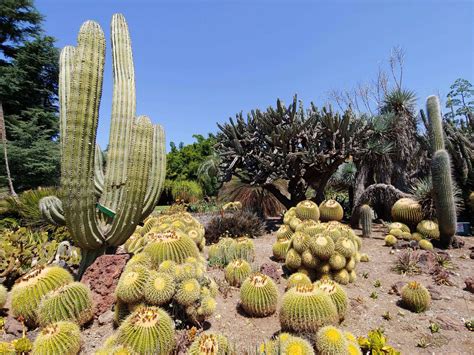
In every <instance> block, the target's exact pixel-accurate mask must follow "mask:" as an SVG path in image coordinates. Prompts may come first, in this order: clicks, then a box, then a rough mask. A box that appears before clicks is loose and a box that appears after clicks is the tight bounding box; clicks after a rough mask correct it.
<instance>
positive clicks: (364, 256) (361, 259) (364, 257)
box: [350, 253, 370, 271]
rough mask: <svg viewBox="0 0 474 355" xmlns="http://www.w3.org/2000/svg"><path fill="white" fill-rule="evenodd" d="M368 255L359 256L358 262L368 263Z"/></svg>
mask: <svg viewBox="0 0 474 355" xmlns="http://www.w3.org/2000/svg"><path fill="white" fill-rule="evenodd" d="M369 260H370V259H369V255H367V254H366V253H362V254H360V261H362V262H363V263H368V262H369ZM350 271H352V270H350Z"/></svg>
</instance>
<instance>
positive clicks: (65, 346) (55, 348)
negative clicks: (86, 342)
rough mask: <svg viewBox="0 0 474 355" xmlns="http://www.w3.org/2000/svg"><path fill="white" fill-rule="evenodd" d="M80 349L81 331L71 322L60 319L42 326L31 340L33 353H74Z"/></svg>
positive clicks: (66, 354)
mask: <svg viewBox="0 0 474 355" xmlns="http://www.w3.org/2000/svg"><path fill="white" fill-rule="evenodd" d="M80 350H81V332H80V330H79V326H78V325H77V324H75V323H72V322H67V321H61V322H57V323H52V324H50V325H47V326H46V327H44V328H43V329H42V330H41V331H40V332H39V334H38V336H37V337H36V339H35V341H34V342H33V350H32V354H33V355H44V354H65V355H76V354H78V353H79V351H80Z"/></svg>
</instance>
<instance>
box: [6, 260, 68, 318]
mask: <svg viewBox="0 0 474 355" xmlns="http://www.w3.org/2000/svg"><path fill="white" fill-rule="evenodd" d="M72 281H73V278H72V275H71V274H70V273H69V272H67V271H66V270H65V269H63V268H61V267H58V266H48V267H40V268H38V269H35V270H33V271H31V272H30V273H28V274H26V275H25V276H23V277H22V278H21V279H20V280H18V281H17V283H16V284H15V285H14V286H13V288H12V290H11V300H12V305H11V308H12V311H13V315H14V316H15V317H22V318H23V319H24V320H25V322H26V323H27V324H30V325H35V324H36V323H37V310H38V305H39V303H40V301H41V298H42V297H43V296H44V295H46V294H47V293H48V292H50V291H53V290H55V289H57V288H59V287H61V286H63V285H66V284H68V283H70V282H72Z"/></svg>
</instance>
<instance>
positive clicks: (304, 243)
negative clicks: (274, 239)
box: [291, 232, 310, 254]
mask: <svg viewBox="0 0 474 355" xmlns="http://www.w3.org/2000/svg"><path fill="white" fill-rule="evenodd" d="M309 241H310V237H309V235H307V234H306V233H303V232H295V233H294V234H293V237H291V247H292V248H293V249H295V250H296V252H297V253H298V254H301V253H302V252H303V251H305V250H306V249H308V247H309Z"/></svg>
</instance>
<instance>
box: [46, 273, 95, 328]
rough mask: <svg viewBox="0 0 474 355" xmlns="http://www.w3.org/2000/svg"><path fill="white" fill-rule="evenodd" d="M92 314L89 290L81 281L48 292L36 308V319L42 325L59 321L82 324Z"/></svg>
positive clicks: (88, 319)
mask: <svg viewBox="0 0 474 355" xmlns="http://www.w3.org/2000/svg"><path fill="white" fill-rule="evenodd" d="M93 316H94V309H93V302H92V295H91V291H90V289H89V287H87V286H86V285H84V284H83V283H81V282H72V283H70V284H67V285H64V286H61V287H60V288H58V289H56V290H54V291H51V292H49V293H48V294H46V295H45V296H44V297H43V299H42V300H41V302H40V305H39V308H38V320H39V323H40V325H42V326H45V325H48V324H51V323H55V322H59V321H71V322H75V323H78V324H79V325H83V324H85V323H87V322H88V321H90V320H91V319H92V317H93Z"/></svg>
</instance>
